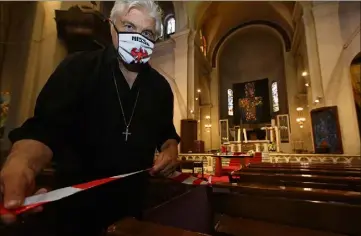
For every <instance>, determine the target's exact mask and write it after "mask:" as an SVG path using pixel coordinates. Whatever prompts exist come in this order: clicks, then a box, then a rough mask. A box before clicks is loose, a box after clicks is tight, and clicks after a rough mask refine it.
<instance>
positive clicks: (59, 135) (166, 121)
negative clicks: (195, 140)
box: [9, 47, 179, 185]
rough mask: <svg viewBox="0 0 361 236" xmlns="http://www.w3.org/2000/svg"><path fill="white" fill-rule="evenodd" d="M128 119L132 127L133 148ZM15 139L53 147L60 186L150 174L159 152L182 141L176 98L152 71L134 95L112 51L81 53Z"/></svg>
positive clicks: (53, 80) (63, 68)
mask: <svg viewBox="0 0 361 236" xmlns="http://www.w3.org/2000/svg"><path fill="white" fill-rule="evenodd" d="M114 78H115V79H116V82H117V85H118V88H116V86H115V83H114ZM116 89H118V91H119V95H120V100H121V103H122V106H123V110H124V114H123V112H122V110H121V106H120V104H119V100H118V97H117V90H116ZM138 93H139V95H138ZM137 96H138V98H137ZM136 100H137V101H136ZM133 108H134V115H133V117H132V119H131V118H130V117H131V114H132V111H133ZM123 116H125V120H126V122H127V123H129V122H130V125H129V133H131V134H130V135H129V136H128V140H127V141H126V140H125V138H126V137H125V134H124V133H123V132H125V131H126V125H125V122H124V118H123ZM130 119H131V121H130ZM9 138H10V140H11V141H12V142H15V141H18V140H21V139H33V140H38V141H40V142H42V143H44V144H46V145H47V146H48V147H50V149H51V150H52V151H53V153H54V161H55V163H56V168H57V173H58V174H60V176H61V177H60V179H61V180H62V181H61V182H62V183H61V185H69V184H74V183H79V182H83V181H87V180H91V179H95V178H100V177H107V176H112V175H118V174H122V173H128V172H132V171H137V170H142V169H145V168H150V167H151V166H152V164H153V158H154V153H155V150H156V148H158V150H159V148H160V147H161V146H162V144H163V143H164V142H165V141H166V140H168V139H175V140H177V141H179V136H178V135H177V133H176V130H175V128H174V125H173V93H172V90H171V88H170V86H169V84H168V82H167V81H166V79H165V78H164V77H163V76H162V75H160V74H159V73H158V72H157V71H155V70H154V69H153V68H151V67H150V66H149V65H148V64H147V65H145V66H144V68H143V70H142V71H141V72H140V73H139V74H138V76H137V78H136V80H135V82H134V84H133V86H132V87H131V88H130V87H129V85H128V83H127V82H126V80H125V78H124V76H123V74H122V73H121V71H120V69H119V64H118V61H117V58H116V51H115V50H114V49H113V48H112V47H108V48H106V49H104V50H99V51H95V52H81V53H76V54H74V55H71V56H69V57H67V58H66V59H65V60H64V61H63V62H62V63H61V64H60V65H59V66H58V68H57V69H56V70H55V72H54V73H53V74H52V75H51V77H50V78H49V80H48V82H47V83H46V85H45V86H44V88H43V90H42V91H41V93H40V95H39V97H38V99H37V102H36V107H35V113H34V116H33V117H32V118H30V119H28V120H27V121H26V122H25V123H24V124H23V125H22V126H21V127H20V128H17V129H15V130H13V131H12V132H11V133H10V134H9Z"/></svg>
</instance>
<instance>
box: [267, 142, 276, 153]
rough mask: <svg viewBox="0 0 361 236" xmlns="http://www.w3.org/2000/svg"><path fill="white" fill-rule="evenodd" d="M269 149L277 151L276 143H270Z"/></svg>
mask: <svg viewBox="0 0 361 236" xmlns="http://www.w3.org/2000/svg"><path fill="white" fill-rule="evenodd" d="M268 151H271V152H275V151H276V144H275V143H270V144H268Z"/></svg>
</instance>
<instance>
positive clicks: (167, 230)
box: [106, 218, 207, 236]
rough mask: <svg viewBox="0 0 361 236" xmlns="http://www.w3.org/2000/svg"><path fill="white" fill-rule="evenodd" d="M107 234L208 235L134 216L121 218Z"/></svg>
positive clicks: (133, 235) (127, 235)
mask: <svg viewBox="0 0 361 236" xmlns="http://www.w3.org/2000/svg"><path fill="white" fill-rule="evenodd" d="M106 235H107V236H150V235H154V236H155V235H169V236H170V235H171V236H202V235H203V236H207V234H201V233H196V232H191V231H187V230H183V229H178V228H174V227H169V226H163V225H159V224H155V223H150V222H144V221H138V220H136V219H134V218H126V219H123V220H120V221H119V222H117V223H115V224H114V225H112V226H110V227H109V228H108V232H107V234H106Z"/></svg>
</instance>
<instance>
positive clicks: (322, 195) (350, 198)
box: [213, 183, 361, 204]
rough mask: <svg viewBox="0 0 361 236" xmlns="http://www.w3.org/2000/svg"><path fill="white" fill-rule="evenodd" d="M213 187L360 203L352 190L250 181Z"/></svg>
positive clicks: (305, 198) (357, 194)
mask: <svg viewBox="0 0 361 236" xmlns="http://www.w3.org/2000/svg"><path fill="white" fill-rule="evenodd" d="M213 187H216V188H219V189H222V188H223V189H226V190H228V191H229V192H232V193H240V194H247V195H257V196H265V197H284V198H289V199H302V200H313V201H327V202H340V203H348V204H361V193H360V192H354V191H340V190H328V189H312V188H298V187H285V186H272V185H266V184H252V183H233V184H230V183H216V184H214V185H213Z"/></svg>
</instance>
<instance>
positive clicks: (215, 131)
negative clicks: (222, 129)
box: [210, 68, 221, 149]
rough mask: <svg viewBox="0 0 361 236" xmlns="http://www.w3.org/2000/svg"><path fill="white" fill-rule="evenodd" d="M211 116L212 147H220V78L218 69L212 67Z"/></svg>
mask: <svg viewBox="0 0 361 236" xmlns="http://www.w3.org/2000/svg"><path fill="white" fill-rule="evenodd" d="M210 90H211V92H210V94H211V104H212V107H211V117H212V130H211V132H212V133H211V135H212V149H219V148H220V142H221V141H220V136H219V135H220V133H219V80H218V69H217V68H212V72H211V89H210Z"/></svg>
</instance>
